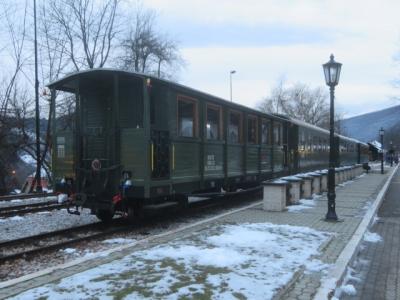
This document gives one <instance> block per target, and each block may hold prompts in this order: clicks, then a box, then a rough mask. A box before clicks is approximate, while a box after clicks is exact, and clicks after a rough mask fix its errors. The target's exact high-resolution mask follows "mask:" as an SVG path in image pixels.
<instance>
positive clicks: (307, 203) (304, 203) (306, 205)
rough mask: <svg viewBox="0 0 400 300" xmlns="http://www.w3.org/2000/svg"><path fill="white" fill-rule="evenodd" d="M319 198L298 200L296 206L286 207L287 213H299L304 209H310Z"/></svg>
mask: <svg viewBox="0 0 400 300" xmlns="http://www.w3.org/2000/svg"><path fill="white" fill-rule="evenodd" d="M318 198H319V197H318V196H317V197H314V198H313V199H300V200H299V203H300V204H297V205H289V206H288V207H287V209H288V211H289V212H300V211H302V210H304V209H310V208H313V207H314V206H315V204H316V203H315V200H316V199H318Z"/></svg>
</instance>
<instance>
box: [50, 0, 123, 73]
mask: <svg viewBox="0 0 400 300" xmlns="http://www.w3.org/2000/svg"><path fill="white" fill-rule="evenodd" d="M119 2H120V1H119V0H106V1H94V0H51V1H50V2H49V7H50V13H49V17H50V19H51V20H52V25H53V26H56V28H60V29H62V30H61V32H60V35H58V36H53V38H55V39H56V42H57V43H58V44H59V45H65V46H66V47H65V51H66V53H67V54H68V57H69V59H70V60H71V62H72V64H73V66H74V68H75V70H76V71H79V70H81V69H82V68H83V69H85V68H89V69H92V68H102V67H104V65H105V64H106V62H107V60H108V58H109V56H110V51H111V49H112V47H113V45H114V42H115V38H116V34H117V26H116V22H115V20H116V14H117V8H118V4H119Z"/></svg>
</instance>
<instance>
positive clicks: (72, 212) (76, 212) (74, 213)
mask: <svg viewBox="0 0 400 300" xmlns="http://www.w3.org/2000/svg"><path fill="white" fill-rule="evenodd" d="M78 208H79V207H78V206H75V210H73V211H71V208H70V207H69V206H68V207H67V212H68V213H69V214H71V215H77V216H80V214H81V213H80V211H79V210H78Z"/></svg>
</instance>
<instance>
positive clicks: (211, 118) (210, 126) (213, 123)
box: [206, 104, 221, 140]
mask: <svg viewBox="0 0 400 300" xmlns="http://www.w3.org/2000/svg"><path fill="white" fill-rule="evenodd" d="M206 132H207V139H209V140H219V139H221V107H220V106H215V105H211V104H207V123H206Z"/></svg>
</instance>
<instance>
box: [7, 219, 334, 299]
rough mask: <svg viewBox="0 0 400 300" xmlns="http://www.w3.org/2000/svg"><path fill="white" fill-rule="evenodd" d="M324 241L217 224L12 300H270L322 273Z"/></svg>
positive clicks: (293, 230) (286, 229)
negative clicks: (294, 282) (301, 275)
mask: <svg viewBox="0 0 400 300" xmlns="http://www.w3.org/2000/svg"><path fill="white" fill-rule="evenodd" d="M329 236H330V234H329V233H325V232H320V231H316V230H313V229H311V228H307V227H300V226H289V225H275V224H270V223H254V224H249V223H246V224H241V225H221V226H219V227H217V228H215V227H214V228H210V229H208V230H205V231H203V232H201V233H200V234H197V235H193V236H191V237H188V238H185V239H182V240H175V241H171V242H169V243H166V244H162V245H159V246H155V247H152V248H149V249H147V250H142V251H137V252H133V253H132V254H130V255H129V256H126V257H124V258H123V259H120V260H116V261H113V262H112V263H108V264H104V265H100V266H97V267H95V268H93V269H91V270H88V271H85V272H82V273H79V274H75V275H73V276H70V277H67V278H64V279H62V280H61V281H60V282H58V283H57V284H48V285H45V286H42V287H38V288H35V289H32V290H29V291H26V292H24V293H22V294H20V295H18V296H16V297H15V298H14V299H32V298H39V297H48V298H49V299H59V298H66V297H67V298H71V299H79V298H90V297H94V298H96V297H100V298H101V299H112V298H114V297H116V296H117V295H118V297H121V298H127V299H128V298H129V299H143V298H147V299H154V298H162V299H177V298H181V297H182V298H202V297H203V298H204V297H205V298H211V299H233V298H248V299H271V298H272V297H273V295H274V294H275V293H276V292H277V290H279V289H280V288H282V287H283V286H284V285H285V284H287V283H288V282H289V281H290V279H291V278H292V276H293V274H294V273H295V272H296V271H297V270H299V269H300V268H301V267H302V266H305V267H306V269H307V270H308V271H310V272H312V271H320V270H322V269H323V268H325V267H326V265H324V264H323V263H322V262H320V261H319V260H317V259H315V256H316V255H318V254H319V251H318V249H319V247H320V245H321V244H322V243H324V242H325V241H326V240H327V239H328V237H329ZM87 255H90V253H87ZM140 274H146V276H138V275H140Z"/></svg>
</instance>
